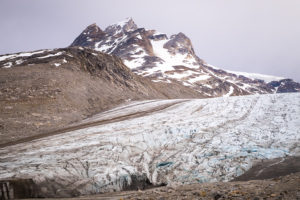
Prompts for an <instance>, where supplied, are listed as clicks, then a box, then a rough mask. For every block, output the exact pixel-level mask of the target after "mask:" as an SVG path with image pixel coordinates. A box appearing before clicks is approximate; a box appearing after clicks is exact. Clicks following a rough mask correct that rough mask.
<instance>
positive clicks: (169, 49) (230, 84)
mask: <svg viewBox="0 0 300 200" xmlns="http://www.w3.org/2000/svg"><path fill="white" fill-rule="evenodd" d="M100 30H101V29H100V28H99V27H97V26H96V25H95V24H92V25H90V26H88V27H87V28H86V30H84V31H83V33H82V34H81V35H79V36H78V37H77V38H76V39H75V41H74V42H73V43H72V44H71V46H86V47H90V48H93V49H95V50H98V51H102V52H104V53H109V54H114V55H117V56H119V57H120V58H121V59H122V60H123V62H124V63H125V64H126V65H127V66H128V67H129V68H130V69H131V70H132V71H133V72H135V73H137V74H139V75H142V76H147V77H151V78H152V80H153V81H154V82H159V81H161V82H167V83H172V82H179V83H181V84H182V85H184V86H187V87H190V88H193V89H195V90H196V91H198V92H199V93H201V94H203V95H204V96H207V97H215V96H223V95H227V94H228V93H229V92H230V91H231V89H232V92H231V94H230V95H231V96H233V95H247V94H265V93H276V92H291V91H294V92H297V91H300V84H299V83H295V82H293V83H289V84H288V85H289V86H290V88H288V89H287V90H285V89H283V88H282V89H280V90H278V88H276V87H274V86H273V85H274V84H268V82H270V81H271V80H272V81H279V80H281V79H284V78H280V77H274V78H273V77H269V76H265V75H254V74H248V73H247V74H246V73H235V72H230V71H225V70H221V69H216V68H215V67H212V66H211V65H209V64H206V63H205V62H204V61H203V60H201V59H200V58H198V56H197V55H196V54H195V52H194V49H193V46H192V42H191V41H190V39H189V38H188V37H187V36H186V35H184V34H183V33H178V34H174V35H171V36H170V37H168V36H167V35H166V34H163V33H159V32H157V31H156V30H147V29H144V28H139V27H138V26H137V25H136V24H135V23H134V21H133V20H132V18H128V19H126V20H124V21H122V22H119V23H116V24H113V25H110V26H108V27H107V28H106V29H105V30H104V31H102V30H101V31H100ZM95 32H96V33H97V34H95ZM89 33H90V35H91V36H89ZM264 80H266V82H265V81H264ZM288 80H289V81H292V80H290V79H288Z"/></svg>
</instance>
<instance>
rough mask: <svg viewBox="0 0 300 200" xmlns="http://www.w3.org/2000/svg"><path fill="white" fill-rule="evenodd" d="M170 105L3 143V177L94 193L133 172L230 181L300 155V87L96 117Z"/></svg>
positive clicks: (174, 180) (183, 180) (162, 179)
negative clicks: (260, 164)
mask: <svg viewBox="0 0 300 200" xmlns="http://www.w3.org/2000/svg"><path fill="white" fill-rule="evenodd" d="M168 103H176V104H174V105H173V106H171V107H168V108H166V109H163V110H160V111H156V112H153V113H152V114H148V115H146V116H142V117H138V118H132V119H127V120H123V121H120V122H115V123H110V124H109V123H108V124H105V125H98V126H92V127H89V128H85V129H81V130H76V131H72V132H68V133H64V134H62V135H56V136H52V137H48V138H45V139H39V140H36V141H32V142H28V143H23V144H19V145H15V146H10V147H6V148H2V149H0V160H1V162H0V178H9V177H16V178H24V177H26V178H33V179H34V180H35V181H36V182H37V183H41V182H44V183H45V182H46V183H47V180H51V183H52V184H54V183H57V184H58V185H59V186H60V188H61V190H63V191H68V190H70V191H78V192H79V193H81V194H91V193H97V192H108V191H113V190H121V189H122V188H123V187H124V183H125V182H126V183H127V184H130V183H131V180H132V176H133V175H136V176H144V175H145V176H146V177H147V178H148V179H149V180H150V182H152V183H153V184H161V183H166V184H168V185H172V184H189V183H194V182H213V181H228V180H231V179H232V178H234V177H236V176H239V175H241V174H243V173H244V172H245V171H247V170H248V169H249V168H250V167H251V166H252V164H253V163H254V161H256V160H258V159H271V158H278V157H285V156H287V155H300V147H299V145H298V144H299V142H300V123H299V122H300V109H299V108H300V94H299V93H294V94H273V95H252V96H240V97H229V98H222V97H221V98H212V99H198V100H196V99H194V100H184V101H180V100H178V101H177V102H174V100H170V101H168V100H164V101H145V102H134V103H133V104H129V105H125V106H122V107H119V108H116V109H114V110H111V111H107V112H105V113H103V114H99V115H97V116H94V117H93V118H91V119H90V120H91V121H95V120H97V119H99V120H100V119H106V118H110V117H117V116H120V115H126V113H128V114H130V113H132V112H138V111H139V110H147V109H148V110H149V109H152V108H154V107H155V106H156V105H157V106H160V105H166V104H168ZM49 187H50V186H49ZM49 189H50V188H49ZM57 192H59V191H57Z"/></svg>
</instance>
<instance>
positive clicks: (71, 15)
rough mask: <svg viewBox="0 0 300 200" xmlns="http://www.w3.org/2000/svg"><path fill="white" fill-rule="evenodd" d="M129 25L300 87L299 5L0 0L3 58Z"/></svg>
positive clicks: (289, 1)
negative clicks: (88, 31) (90, 30)
mask: <svg viewBox="0 0 300 200" xmlns="http://www.w3.org/2000/svg"><path fill="white" fill-rule="evenodd" d="M127 17H132V18H133V20H134V21H135V23H136V24H137V25H138V26H139V27H144V28H147V29H156V30H158V31H159V32H163V33H167V34H168V35H171V34H174V33H178V32H183V33H185V34H186V35H187V36H188V37H189V38H190V39H191V40H192V43H193V46H194V49H195V51H196V54H197V55H198V56H199V57H200V58H202V59H204V60H205V61H206V62H207V63H209V64H212V65H215V66H217V67H219V68H223V69H229V70H235V71H245V72H256V73H264V74H270V75H277V76H283V77H290V78H293V79H294V80H297V81H300V0H126V1H125V0H40V1H38V0H0V54H6V53H14V52H20V51H28V50H37V49H45V48H58V47H66V46H68V45H69V44H71V43H72V41H73V40H74V39H75V38H76V37H77V36H78V35H79V34H80V33H81V32H82V31H83V29H84V28H85V27H86V26H88V25H89V24H92V23H94V22H95V23H97V24H98V26H99V27H100V28H101V29H105V27H106V26H108V25H109V24H113V23H115V22H118V21H121V20H123V19H124V18H127Z"/></svg>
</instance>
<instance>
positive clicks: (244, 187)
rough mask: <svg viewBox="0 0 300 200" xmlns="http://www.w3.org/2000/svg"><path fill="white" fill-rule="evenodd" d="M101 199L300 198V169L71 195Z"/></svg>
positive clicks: (290, 199)
mask: <svg viewBox="0 0 300 200" xmlns="http://www.w3.org/2000/svg"><path fill="white" fill-rule="evenodd" d="M71 199H77V200H80V199H82V200H84V199H97V200H104V199H105V200H114V199H118V200H119V199H159V200H166V199H170V200H171V199H203V200H205V199H207V200H217V199H218V200H221V199H241V200H242V199H251V200H263V199H270V200H271V199H274V200H275V199H276V200H279V199H287V200H292V199H300V172H298V173H295V174H290V175H287V176H281V177H277V178H273V179H267V180H252V181H240V182H239V181H237V182H226V183H221V182H219V183H203V184H192V185H183V186H178V187H159V188H155V189H150V190H145V191H141V190H139V191H125V192H115V193H108V194H101V195H94V196H83V197H77V198H71Z"/></svg>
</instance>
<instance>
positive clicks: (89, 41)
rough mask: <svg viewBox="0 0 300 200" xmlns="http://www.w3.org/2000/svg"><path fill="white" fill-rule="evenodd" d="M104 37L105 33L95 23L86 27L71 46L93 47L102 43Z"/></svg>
mask: <svg viewBox="0 0 300 200" xmlns="http://www.w3.org/2000/svg"><path fill="white" fill-rule="evenodd" d="M104 35H105V33H104V32H103V31H102V30H101V29H100V28H99V26H97V24H96V23H94V24H91V25H89V26H88V27H86V29H84V31H83V32H82V33H81V34H80V35H79V36H78V37H77V38H76V39H75V40H74V42H73V43H72V44H71V46H86V47H93V45H94V43H95V42H98V41H100V40H101V39H102V38H103V36H104Z"/></svg>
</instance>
